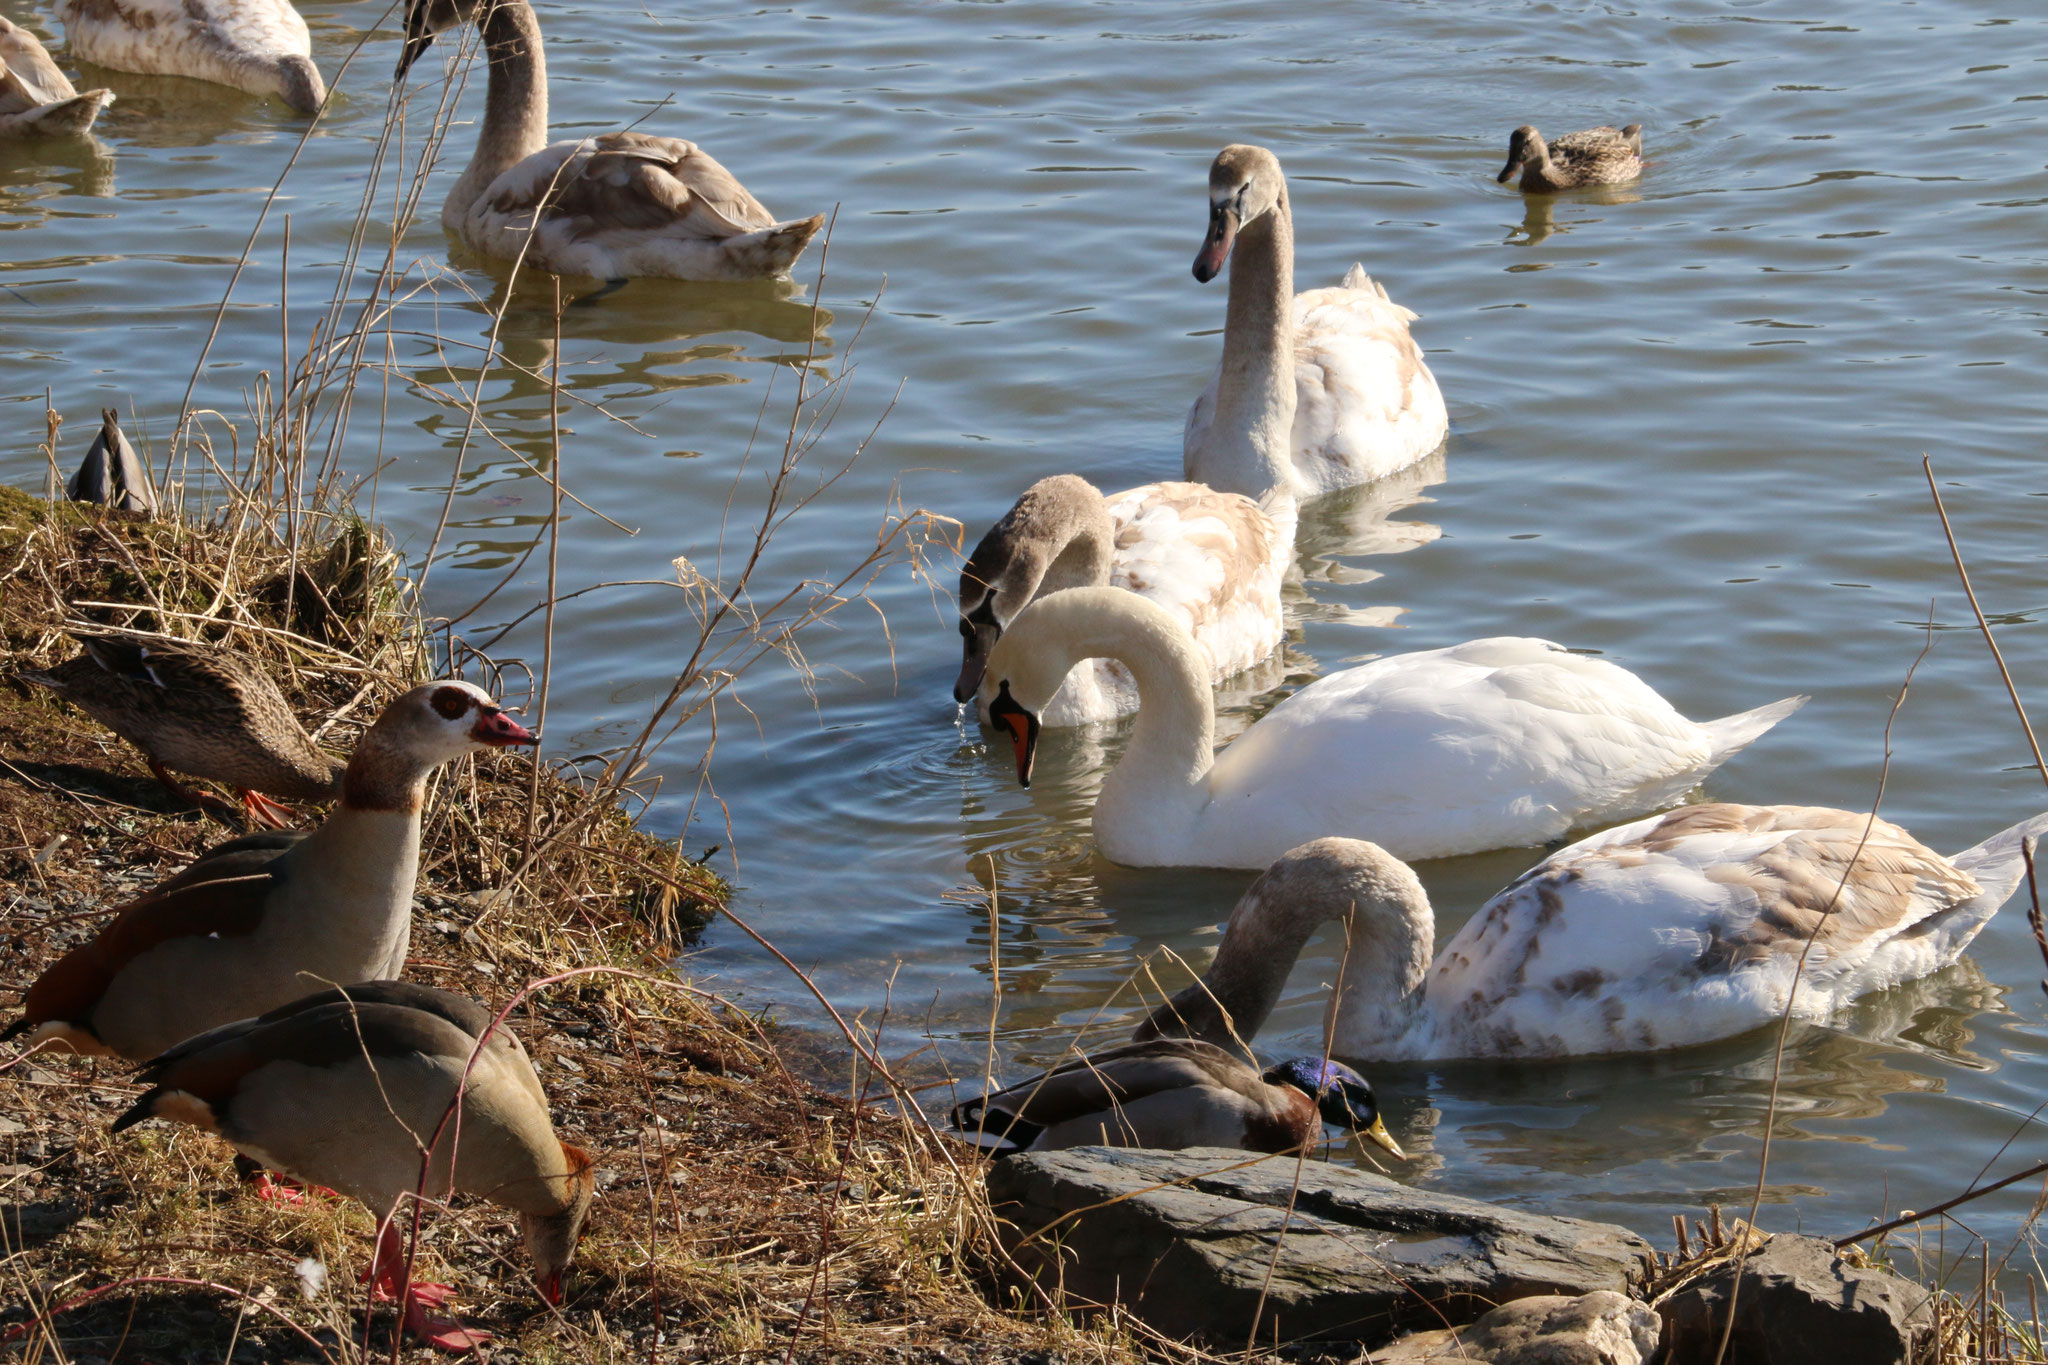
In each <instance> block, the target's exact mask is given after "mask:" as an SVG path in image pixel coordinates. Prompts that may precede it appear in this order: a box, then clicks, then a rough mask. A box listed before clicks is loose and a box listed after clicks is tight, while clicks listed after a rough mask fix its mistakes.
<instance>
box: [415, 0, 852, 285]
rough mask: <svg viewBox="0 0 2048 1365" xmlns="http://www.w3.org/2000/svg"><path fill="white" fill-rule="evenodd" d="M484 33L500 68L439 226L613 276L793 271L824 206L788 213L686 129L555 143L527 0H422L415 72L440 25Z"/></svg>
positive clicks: (502, 255)
mask: <svg viewBox="0 0 2048 1365" xmlns="http://www.w3.org/2000/svg"><path fill="white" fill-rule="evenodd" d="M463 24H475V25H476V26H477V27H478V28H479V29H481V30H482V33H483V43H484V54H485V57H486V59H487V61H488V63H489V66H490V79H489V86H488V90H487V92H486V94H485V96H484V117H483V126H482V127H481V128H480V129H479V130H478V132H477V140H476V153H475V154H474V155H473V156H472V157H471V158H470V161H469V165H468V167H466V168H465V169H464V170H463V172H462V175H461V176H460V178H458V179H457V180H456V182H455V185H454V187H453V188H451V189H450V190H449V191H448V198H447V200H446V202H444V203H443V204H442V206H441V225H442V226H443V227H444V228H446V229H447V230H448V231H450V232H452V233H454V234H455V235H456V236H458V237H460V238H461V239H462V240H463V241H464V242H467V243H468V244H469V245H470V246H471V247H472V248H474V249H475V250H477V251H480V252H482V253H483V254H484V255H486V256H495V257H498V258H499V259H501V260H514V259H520V258H522V257H523V259H524V260H525V262H526V263H527V264H528V265H531V266H536V267H538V268H540V269H542V270H547V271H551V272H553V273H554V274H557V275H589V276H593V277H595V278H597V279H600V280H605V281H608V282H610V283H611V284H613V285H618V284H623V283H624V282H625V281H626V280H628V279H637V278H642V277H647V276H653V277H657V278H663V279H672V280H747V279H761V278H767V277H774V276H781V275H786V274H788V273H789V267H790V266H791V264H792V263H794V262H795V260H796V258H797V256H798V255H800V254H801V253H802V251H803V249H804V247H805V246H806V245H807V244H809V242H810V240H811V238H812V237H813V236H815V235H816V234H817V232H818V229H819V228H821V227H823V226H824V224H825V219H824V216H823V215H822V214H819V215H813V216H811V217H809V218H795V219H789V220H786V221H785V220H780V219H777V218H776V217H775V215H774V214H772V213H770V212H769V211H768V210H767V208H766V207H765V206H763V205H762V203H761V201H760V200H758V199H756V198H755V197H754V196H753V195H751V194H749V193H748V192H747V189H746V187H745V186H744V185H742V184H740V182H739V181H738V180H737V179H736V178H734V176H733V174H732V172H730V171H728V170H726V168H725V167H724V166H721V165H720V164H719V163H718V162H717V161H715V160H713V159H712V156H711V154H710V153H709V152H707V151H705V150H704V149H703V148H701V147H699V146H697V144H695V143H694V142H685V141H683V140H682V139H681V138H671V137H655V136H652V135H650V134H647V133H635V132H620V133H604V134H601V135H599V136H595V137H583V138H569V139H566V140H564V141H561V142H556V143H552V144H550V143H549V142H548V72H547V58H546V56H545V54H544V53H543V52H542V50H541V39H540V20H539V19H538V18H537V17H536V16H535V15H534V12H533V7H532V6H531V5H529V4H528V3H527V0H410V2H409V3H408V4H407V6H406V11H405V47H404V48H403V50H401V51H400V53H399V56H398V70H397V73H396V74H395V75H394V76H393V78H392V79H393V80H394V81H403V80H404V79H405V75H406V73H407V72H408V71H410V70H411V69H412V65H413V63H414V62H415V61H416V60H418V58H419V56H420V54H421V53H423V52H425V51H426V50H427V48H428V47H430V46H432V44H433V42H434V37H435V35H436V34H440V33H444V32H446V31H447V30H449V29H451V28H456V27H458V26H460V25H463Z"/></svg>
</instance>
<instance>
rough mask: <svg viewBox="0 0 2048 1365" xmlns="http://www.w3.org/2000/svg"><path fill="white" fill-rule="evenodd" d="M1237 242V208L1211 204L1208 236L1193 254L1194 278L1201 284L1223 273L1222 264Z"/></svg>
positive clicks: (1230, 205)
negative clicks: (1231, 247)
mask: <svg viewBox="0 0 2048 1365" xmlns="http://www.w3.org/2000/svg"><path fill="white" fill-rule="evenodd" d="M1236 240H1237V206H1236V205H1235V204H1211V205H1210V206H1209V234H1208V236H1206V237H1204V238H1202V249H1201V250H1200V251H1197V252H1196V253H1195V278H1196V279H1198V280H1200V281H1201V282H1202V283H1203V284H1207V283H1208V282H1209V281H1211V280H1213V279H1215V278H1216V277H1217V276H1218V275H1220V274H1222V273H1223V263H1224V262H1225V261H1227V260H1229V259H1230V246H1231V243H1233V242H1235V241H1236Z"/></svg>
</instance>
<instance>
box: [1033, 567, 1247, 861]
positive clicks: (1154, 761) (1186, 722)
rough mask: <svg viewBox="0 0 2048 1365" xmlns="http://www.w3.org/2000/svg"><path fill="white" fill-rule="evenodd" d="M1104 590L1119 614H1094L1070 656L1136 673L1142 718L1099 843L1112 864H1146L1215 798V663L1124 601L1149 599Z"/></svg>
mask: <svg viewBox="0 0 2048 1365" xmlns="http://www.w3.org/2000/svg"><path fill="white" fill-rule="evenodd" d="M1100 591H1101V592H1102V593H1104V594H1106V595H1107V594H1113V596H1109V597H1108V598H1107V600H1108V602H1110V603H1113V604H1114V606H1110V607H1106V608H1105V609H1103V610H1099V611H1095V612H1092V613H1090V615H1089V617H1088V619H1087V621H1086V623H1085V625H1082V626H1081V628H1080V630H1079V631H1078V632H1077V635H1076V637H1075V638H1073V639H1072V640H1071V642H1070V643H1071V646H1072V648H1071V657H1072V658H1073V659H1074V660H1075V661H1076V662H1079V661H1080V660H1083V659H1092V658H1108V659H1115V660H1117V661H1118V662H1120V663H1122V664H1123V665H1124V666H1125V667H1126V668H1128V669H1130V670H1131V677H1132V679H1133V680H1134V681H1135V682H1136V683H1137V685H1138V720H1137V723H1136V724H1135V725H1134V726H1133V727H1132V728H1131V741H1130V744H1129V745H1128V746H1127V747H1126V748H1125V749H1124V756H1123V760H1122V761H1121V762H1119V763H1118V764H1117V765H1116V768H1115V769H1114V770H1113V771H1112V772H1111V773H1110V774H1109V776H1108V777H1106V778H1104V779H1103V782H1102V791H1101V794H1100V795H1099V796H1098V797H1097V799H1096V803H1095V837H1096V841H1097V842H1098V843H1099V844H1100V845H1101V847H1102V851H1103V852H1104V853H1105V854H1106V855H1107V856H1109V857H1110V858H1113V859H1116V860H1117V861H1119V862H1135V863H1145V862H1150V861H1152V859H1151V858H1150V857H1148V856H1147V854H1148V850H1149V849H1150V848H1151V846H1152V845H1153V844H1154V843H1155V842H1158V841H1161V840H1164V841H1166V845H1167V846H1168V847H1172V846H1174V845H1175V844H1177V843H1178V842H1179V841H1180V840H1181V839H1183V838H1184V837H1185V835H1186V832H1187V829H1188V826H1190V825H1191V824H1192V823H1193V822H1194V820H1195V818H1196V817H1197V816H1198V815H1199V814H1200V813H1201V810H1202V807H1203V806H1205V805H1206V804H1207V803H1208V800H1209V789H1208V783H1207V781H1206V779H1207V777H1208V774H1209V768H1210V766H1211V765H1212V764H1213V763H1214V762H1215V750H1216V745H1215V736H1216V714H1215V706H1214V703H1213V702H1212V700H1211V699H1210V695H1209V664H1208V660H1207V659H1206V658H1205V657H1204V656H1203V655H1202V653H1201V651H1200V649H1199V647H1198V646H1197V645H1196V644H1195V642H1194V640H1193V639H1192V638H1190V637H1189V635H1188V633H1187V632H1186V631H1185V630H1182V629H1180V628H1179V627H1177V626H1176V625H1175V623H1174V622H1173V620H1172V618H1170V617H1168V616H1167V615H1166V613H1165V612H1164V611H1161V610H1159V609H1158V608H1156V607H1153V608H1152V610H1150V611H1143V610H1140V609H1137V608H1133V607H1126V606H1125V605H1124V603H1123V602H1122V601H1121V599H1123V598H1125V597H1128V598H1129V599H1130V601H1131V602H1134V603H1136V602H1143V599H1142V598H1139V597H1137V596H1136V595H1134V594H1126V593H1124V592H1122V591H1121V590H1117V589H1109V588H1104V589H1101V590H1100ZM1053 600H1054V601H1057V600H1058V599H1056V598H1055V599H1053ZM1145 605H1146V606H1150V605H1151V604H1150V603H1146V604H1145Z"/></svg>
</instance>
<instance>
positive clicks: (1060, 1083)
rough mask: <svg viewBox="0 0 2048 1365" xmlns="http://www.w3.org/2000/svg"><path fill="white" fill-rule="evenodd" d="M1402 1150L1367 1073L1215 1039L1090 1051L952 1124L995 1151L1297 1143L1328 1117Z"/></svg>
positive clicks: (956, 1114) (1279, 1148) (962, 1110)
mask: <svg viewBox="0 0 2048 1365" xmlns="http://www.w3.org/2000/svg"><path fill="white" fill-rule="evenodd" d="M1326 1121H1327V1122H1329V1123H1334V1124H1336V1125H1337V1126H1338V1127H1340V1128H1346V1129H1351V1130H1353V1131H1356V1132H1359V1133H1363V1134H1364V1135H1365V1136H1366V1137H1368V1138H1370V1139H1371V1140H1372V1141H1374V1142H1376V1143H1378V1144H1379V1145H1380V1146H1381V1147H1384V1148H1385V1149H1386V1150H1387V1151H1389V1152H1392V1153H1393V1154H1394V1155H1395V1156H1405V1155H1406V1153H1404V1152H1403V1151H1402V1150H1401V1148H1400V1145H1399V1144H1397V1143H1396V1142H1395V1141H1394V1139H1393V1137H1392V1136H1391V1135H1389V1134H1388V1132H1387V1126H1386V1124H1385V1123H1384V1122H1382V1121H1381V1119H1380V1112H1379V1103H1378V1101H1377V1100H1376V1099H1375V1097H1374V1096H1373V1093H1372V1086H1371V1085H1370V1084H1369V1083H1368V1082H1367V1081H1366V1079H1365V1077H1363V1076H1361V1075H1359V1074H1358V1073H1357V1072H1356V1071H1353V1070H1352V1069H1351V1068H1350V1067H1348V1066H1345V1065H1344V1064H1343V1063H1342V1062H1326V1061H1324V1060H1323V1059H1321V1058H1319V1057H1296V1058H1294V1059H1293V1060H1291V1061H1286V1062H1282V1063H1281V1064H1280V1065H1278V1066H1275V1067H1271V1068H1269V1069H1268V1070H1266V1071H1264V1072H1260V1071H1259V1070H1258V1069H1257V1068H1255V1067H1252V1066H1249V1065H1247V1064H1246V1063H1245V1062H1244V1060H1243V1059H1242V1058H1241V1057H1239V1056H1238V1055H1237V1054H1236V1053H1235V1052H1232V1051H1230V1050H1228V1049H1227V1048H1225V1047H1223V1046H1220V1045H1218V1044H1216V1043H1212V1042H1203V1041H1199V1040H1195V1039H1189V1038H1155V1039H1152V1040H1151V1041H1148V1042H1139V1043H1127V1044H1125V1045H1124V1046H1123V1047H1119V1048H1113V1049H1111V1050H1110V1051H1107V1052H1098V1053H1095V1054H1094V1055H1093V1056H1089V1057H1082V1058H1079V1059H1077V1060H1075V1061H1071V1062H1066V1063H1063V1064H1061V1065H1059V1066H1056V1067H1054V1068H1053V1069H1052V1070H1050V1071H1047V1072H1045V1073H1043V1074H1041V1075H1038V1076H1034V1077H1032V1078H1031V1079H1030V1080H1028V1081H1023V1082H1020V1083H1019V1084H1017V1085H1013V1086H1011V1087H1010V1088H1008V1089H1007V1090H1001V1091H998V1092H996V1093H995V1094H993V1095H983V1096H981V1097H980V1098H978V1099H972V1100H968V1101H967V1102H966V1103H964V1104H961V1105H959V1106H957V1107H956V1108H955V1109H954V1110H953V1113H952V1118H951V1122H952V1126H953V1131H954V1132H955V1133H956V1134H958V1135H960V1136H962V1137H965V1138H967V1139H968V1140H969V1141H970V1142H973V1143H974V1144H975V1145H977V1146H980V1147H984V1148H986V1149H988V1151H989V1152H990V1153H991V1154H992V1155H995V1156H998V1157H1002V1156H1008V1155H1010V1154H1012V1153H1014V1152H1045V1151H1052V1150H1055V1149H1058V1148H1062V1147H1085V1146H1097V1145H1099V1146H1104V1147H1160V1148H1165V1149H1167V1150H1170V1151H1171V1150H1178V1149H1180V1148H1183V1147H1240V1148H1243V1149H1244V1150H1245V1151H1248V1152H1291V1151H1294V1150H1295V1149H1297V1148H1299V1147H1303V1146H1305V1145H1307V1144H1308V1143H1310V1142H1313V1141H1315V1140H1316V1139H1317V1138H1319V1137H1320V1136H1322V1131H1323V1124H1324V1122H1326Z"/></svg>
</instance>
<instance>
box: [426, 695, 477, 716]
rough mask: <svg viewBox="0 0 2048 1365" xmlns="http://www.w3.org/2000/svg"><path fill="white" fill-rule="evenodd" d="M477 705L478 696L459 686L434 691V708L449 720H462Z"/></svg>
mask: <svg viewBox="0 0 2048 1365" xmlns="http://www.w3.org/2000/svg"><path fill="white" fill-rule="evenodd" d="M475 705H476V698H475V697H472V696H470V695H469V693H467V692H465V691H463V690H462V689H461V688H459V687H442V688H437V689H436V690H435V692H434V709H435V710H436V711H439V712H440V713H441V714H442V715H444V716H446V717H447V718H448V719H449V720H461V719H462V718H463V717H464V716H466V715H468V714H469V712H470V709H471V708H472V707H474V706H475Z"/></svg>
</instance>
